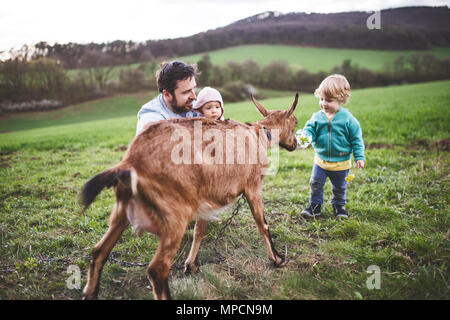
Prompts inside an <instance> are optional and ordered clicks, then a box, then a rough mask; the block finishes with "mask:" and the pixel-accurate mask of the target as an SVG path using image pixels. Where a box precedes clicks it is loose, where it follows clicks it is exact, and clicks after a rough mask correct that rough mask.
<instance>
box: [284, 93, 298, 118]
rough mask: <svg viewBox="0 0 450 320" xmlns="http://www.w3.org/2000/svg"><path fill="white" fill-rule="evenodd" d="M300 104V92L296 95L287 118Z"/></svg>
mask: <svg viewBox="0 0 450 320" xmlns="http://www.w3.org/2000/svg"><path fill="white" fill-rule="evenodd" d="M297 102H298V92H297V93H296V94H295V98H294V101H292V104H291V106H290V107H289V109H288V112H287V113H286V117H289V116H290V115H291V114H292V113H293V112H294V110H295V107H296V106H297Z"/></svg>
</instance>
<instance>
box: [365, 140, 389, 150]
mask: <svg viewBox="0 0 450 320" xmlns="http://www.w3.org/2000/svg"><path fill="white" fill-rule="evenodd" d="M393 148H394V146H393V145H391V144H388V143H378V142H373V143H370V144H369V145H368V146H366V149H393Z"/></svg>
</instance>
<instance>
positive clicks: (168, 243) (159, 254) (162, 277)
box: [147, 223, 187, 300]
mask: <svg viewBox="0 0 450 320" xmlns="http://www.w3.org/2000/svg"><path fill="white" fill-rule="evenodd" d="M186 226H187V223H186V224H183V225H180V224H177V225H176V226H172V227H169V228H168V230H170V231H171V232H163V233H162V235H161V238H160V241H159V245H158V249H157V250H156V253H155V255H154V257H153V259H152V261H151V262H150V265H149V266H148V268H147V274H148V278H149V280H150V282H151V284H152V288H153V295H154V296H155V299H156V300H170V299H171V296H170V290H169V282H168V278H169V271H170V265H171V263H172V259H173V257H174V256H175V253H176V252H177V250H178V248H179V246H180V243H181V239H182V238H183V234H184V231H185V230H186Z"/></svg>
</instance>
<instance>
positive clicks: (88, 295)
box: [81, 292, 98, 300]
mask: <svg viewBox="0 0 450 320" xmlns="http://www.w3.org/2000/svg"><path fill="white" fill-rule="evenodd" d="M97 298H98V297H97V293H96V292H94V293H83V296H82V297H81V300H97Z"/></svg>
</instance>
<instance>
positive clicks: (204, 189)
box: [80, 94, 298, 299]
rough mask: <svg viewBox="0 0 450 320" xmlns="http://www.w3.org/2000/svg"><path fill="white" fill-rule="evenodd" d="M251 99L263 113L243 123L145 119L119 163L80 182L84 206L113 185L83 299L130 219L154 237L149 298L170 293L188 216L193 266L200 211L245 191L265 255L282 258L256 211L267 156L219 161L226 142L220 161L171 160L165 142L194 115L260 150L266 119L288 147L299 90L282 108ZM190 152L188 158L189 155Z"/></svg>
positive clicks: (292, 144)
mask: <svg viewBox="0 0 450 320" xmlns="http://www.w3.org/2000/svg"><path fill="white" fill-rule="evenodd" d="M252 99H253V102H254V103H255V105H256V107H257V109H258V110H259V111H260V113H261V114H262V115H263V116H264V119H263V120H261V121H258V122H255V123H252V124H249V125H245V124H242V123H240V122H237V121H233V120H226V121H211V120H206V119H202V118H201V119H198V118H185V119H174V120H167V121H159V122H156V123H152V124H150V125H148V126H147V127H146V129H145V130H143V131H142V132H141V133H140V134H139V135H138V136H136V137H135V138H134V140H133V141H132V142H131V144H130V146H129V148H128V150H127V152H126V154H125V156H124V158H123V160H122V161H121V162H120V163H119V164H117V165H116V166H115V167H113V168H111V169H109V170H106V171H104V172H102V173H100V174H98V175H97V176H95V177H94V178H92V179H91V180H90V181H88V182H87V183H86V184H85V185H84V187H83V190H82V192H81V197H80V200H81V203H82V204H83V205H84V208H85V209H86V208H87V207H88V206H89V204H90V203H91V202H92V201H93V200H94V199H95V197H96V195H97V194H98V193H100V192H101V190H102V189H103V188H104V187H110V186H114V189H115V193H116V203H115V205H114V208H113V210H112V213H111V216H110V221H109V228H108V231H107V232H106V234H105V235H104V236H103V238H102V239H101V241H100V242H99V243H97V244H96V245H95V247H94V249H93V250H92V261H91V264H90V267H89V274H88V282H87V284H86V286H85V288H84V290H83V297H84V298H85V299H95V298H97V295H98V287H99V279H100V274H101V270H102V268H103V265H104V263H105V261H106V260H107V258H108V256H109V254H110V252H111V250H112V249H113V247H114V245H115V244H116V242H117V240H118V239H119V238H120V236H121V234H122V232H123V231H124V230H125V229H126V227H127V226H128V225H129V224H130V223H131V224H132V225H133V226H134V227H136V231H137V233H138V234H140V233H141V232H142V231H148V232H151V233H153V234H155V235H157V236H158V237H159V238H160V242H159V246H158V249H157V251H156V253H155V255H154V258H153V260H152V261H151V263H150V265H149V266H148V269H147V274H148V277H149V280H150V281H151V283H152V287H153V293H154V296H155V298H156V299H170V291H169V286H168V275H169V269H170V265H171V262H172V259H173V257H174V255H175V253H176V251H177V250H178V247H179V245H180V243H181V239H182V237H183V234H184V232H185V229H186V227H187V225H188V223H189V222H190V221H192V220H193V219H194V218H196V220H197V221H196V224H195V227H194V241H193V243H192V248H191V251H190V253H189V256H188V258H187V260H186V262H185V271H197V269H198V265H197V253H198V249H199V246H200V241H201V240H202V238H203V236H204V234H205V230H206V225H207V223H208V221H207V220H205V218H204V217H203V216H202V214H201V213H202V212H205V211H211V210H217V209H220V208H222V207H224V206H226V205H228V204H231V203H232V202H233V201H234V200H235V199H236V197H238V196H239V195H240V194H244V196H245V197H246V199H247V201H248V203H249V206H250V209H251V212H252V214H253V217H254V219H255V221H256V224H257V227H258V230H259V232H260V233H261V235H262V236H263V239H264V243H265V245H266V248H267V252H268V255H269V258H270V260H272V261H273V263H274V264H275V266H282V265H284V263H285V259H284V257H282V256H281V255H279V254H278V253H277V251H276V250H275V248H274V245H273V243H272V239H271V236H270V232H269V228H268V225H267V223H266V221H265V219H264V213H263V202H262V196H261V188H262V179H263V175H262V174H261V172H262V171H261V170H262V168H264V167H266V166H267V164H265V163H267V161H259V162H258V163H256V164H250V163H249V162H248V158H249V157H248V156H247V155H246V162H245V163H244V164H238V163H237V162H236V161H235V162H234V163H232V164H226V158H225V154H226V152H225V150H224V153H223V154H224V160H223V163H224V164H206V163H200V164H185V163H180V164H178V165H177V164H174V163H173V161H172V160H171V154H172V150H173V148H174V146H175V145H176V144H177V143H179V142H176V141H171V135H172V133H173V132H174V131H175V130H177V129H182V130H187V131H186V132H189V133H190V134H191V137H193V133H194V122H195V121H201V124H202V129H203V132H205V130H208V129H217V130H219V131H218V132H222V133H225V132H226V130H231V129H242V130H243V132H247V133H248V137H249V138H248V139H247V140H246V148H247V149H249V144H250V143H257V142H258V141H262V142H263V143H262V145H260V147H261V148H263V150H262V151H264V152H263V154H264V157H266V156H267V149H268V148H269V147H270V146H271V144H273V141H271V140H270V139H269V136H265V135H264V136H262V137H260V134H261V132H264V130H262V128H263V127H266V128H267V130H268V131H269V132H274V131H273V130H274V129H277V130H279V145H280V146H282V147H284V148H286V149H287V150H290V151H292V150H294V149H295V148H296V139H295V136H294V130H295V126H296V124H297V119H296V118H295V116H294V115H293V112H294V109H295V107H296V105H297V100H298V94H297V95H296V97H295V99H294V102H293V103H292V105H291V106H290V108H289V109H288V110H286V111H267V110H266V109H265V108H264V107H263V106H262V105H261V104H259V102H257V101H256V100H255V99H254V98H253V97H252ZM202 144H203V146H202V150H203V149H204V148H205V147H207V146H208V145H209V143H208V142H205V141H202ZM224 149H225V146H224ZM216 151H217V150H214V152H216ZM191 156H192V160H193V158H194V155H193V154H192V155H191ZM234 160H235V159H234ZM263 160H267V159H263ZM191 163H194V162H191ZM133 184H134V185H133Z"/></svg>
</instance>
